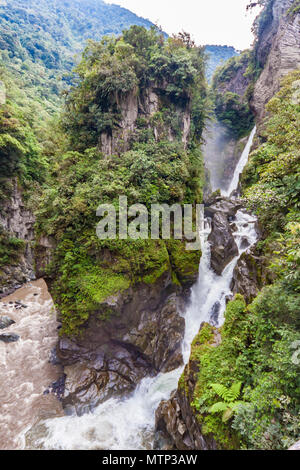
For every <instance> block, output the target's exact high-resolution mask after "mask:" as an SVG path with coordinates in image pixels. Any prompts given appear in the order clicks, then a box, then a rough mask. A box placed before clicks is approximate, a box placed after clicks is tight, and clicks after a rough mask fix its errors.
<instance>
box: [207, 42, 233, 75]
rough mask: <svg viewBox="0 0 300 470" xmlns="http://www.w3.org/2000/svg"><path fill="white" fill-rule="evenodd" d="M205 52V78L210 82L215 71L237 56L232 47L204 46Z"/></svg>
mask: <svg viewBox="0 0 300 470" xmlns="http://www.w3.org/2000/svg"><path fill="white" fill-rule="evenodd" d="M205 52H206V54H207V56H208V63H207V66H206V77H207V79H208V80H209V81H211V79H212V77H213V75H214V73H215V71H216V69H217V68H218V67H219V66H220V65H222V64H223V63H224V62H226V61H227V60H228V59H230V58H231V57H234V56H237V55H238V52H237V51H236V50H235V49H234V47H229V46H211V45H207V46H205Z"/></svg>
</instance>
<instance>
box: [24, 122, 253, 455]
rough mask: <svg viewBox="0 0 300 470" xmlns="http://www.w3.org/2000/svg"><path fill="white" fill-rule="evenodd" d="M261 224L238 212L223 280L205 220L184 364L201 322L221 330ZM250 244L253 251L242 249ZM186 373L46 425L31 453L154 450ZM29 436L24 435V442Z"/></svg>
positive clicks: (33, 435) (32, 436)
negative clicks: (233, 253) (157, 428)
mask: <svg viewBox="0 0 300 470" xmlns="http://www.w3.org/2000/svg"><path fill="white" fill-rule="evenodd" d="M255 131H256V129H253V131H252V133H251V135H250V137H249V140H248V143H247V145H246V147H245V150H244V152H243V153H242V156H241V159H240V161H239V162H238V164H237V167H236V170H235V172H234V175H233V177H232V181H231V183H230V185H229V187H228V188H227V189H224V188H221V189H222V193H223V195H224V196H229V195H230V194H231V193H232V191H234V190H237V187H238V184H239V177H240V173H241V172H242V171H243V168H244V166H245V165H246V163H247V160H248V156H249V152H250V149H251V145H252V142H253V138H254V135H255ZM255 222H256V219H255V218H254V217H253V216H251V215H249V214H248V213H247V212H246V211H243V210H240V211H238V212H237V215H236V220H235V224H236V226H237V231H236V232H235V233H234V237H235V240H236V243H237V245H238V248H239V255H238V256H237V257H236V258H234V259H233V260H232V261H231V262H230V263H229V264H228V265H227V266H226V268H225V269H224V271H223V273H222V275H221V276H218V275H217V274H215V273H214V271H213V270H212V269H211V267H210V253H211V247H210V244H209V242H208V236H209V234H210V231H211V226H210V220H209V219H205V220H203V230H201V242H202V252H203V254H202V258H201V262H200V267H199V277H198V281H197V283H196V284H195V285H194V287H193V288H192V292H191V298H190V301H189V305H188V306H187V308H186V311H185V313H184V318H185V322H186V329H185V337H184V341H183V344H182V348H183V356H184V362H185V363H187V362H188V360H189V355H190V346H191V343H192V341H193V339H194V337H195V335H196V334H197V333H198V331H199V327H200V325H201V324H202V322H204V321H206V322H210V323H212V324H213V325H216V326H221V325H222V323H223V322H224V311H225V307H226V298H227V296H229V295H230V294H231V290H230V284H231V280H232V276H233V271H234V268H235V266H236V264H237V262H238V259H239V257H240V256H241V254H242V253H243V252H244V251H246V250H247V249H249V247H251V246H252V245H253V244H255V243H256V241H257V233H256V230H255ZM244 238H246V239H247V240H248V243H249V246H248V247H247V248H243V247H242V246H244V245H243V244H242V240H243V239H244ZM182 371H183V367H181V368H179V369H177V370H174V371H172V372H169V373H167V374H159V375H158V376H157V377H154V378H145V379H144V380H143V381H142V382H141V383H140V384H139V385H138V387H137V388H136V390H135V392H134V393H133V394H132V395H131V396H129V397H124V398H122V399H114V398H112V399H110V400H108V401H106V402H105V403H103V404H101V405H100V406H98V407H97V408H96V409H95V410H94V411H93V412H92V413H89V414H86V415H83V416H81V417H78V416H64V417H56V418H53V419H47V420H44V421H43V422H42V423H41V424H40V425H39V426H37V427H33V428H32V429H31V431H30V432H29V433H27V435H26V439H25V440H24V442H25V441H26V448H29V449H32V448H33V449H37V448H41V449H89V450H92V449H95V450H96V449H97V450H98V449H99V450H100V449H102V450H118V449H121V450H131V449H145V450H149V449H153V446H154V441H155V436H154V425H155V410H156V409H157V407H158V405H159V403H160V401H161V400H166V399H168V398H169V397H170V394H171V392H172V391H173V390H174V389H176V388H177V383H178V380H179V378H180V376H181V374H182ZM24 436H25V432H24V433H23V437H24Z"/></svg>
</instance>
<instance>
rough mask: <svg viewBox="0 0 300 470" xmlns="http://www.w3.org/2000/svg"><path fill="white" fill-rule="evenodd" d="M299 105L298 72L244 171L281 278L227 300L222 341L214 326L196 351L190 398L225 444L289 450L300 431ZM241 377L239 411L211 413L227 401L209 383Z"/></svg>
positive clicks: (276, 102) (273, 107) (273, 104)
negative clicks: (248, 298) (251, 295)
mask: <svg viewBox="0 0 300 470" xmlns="http://www.w3.org/2000/svg"><path fill="white" fill-rule="evenodd" d="M299 103H300V74H299V72H298V71H297V72H294V73H292V74H290V75H289V76H288V77H286V78H285V79H284V81H283V83H282V88H281V90H280V92H279V93H278V94H277V95H276V96H275V97H274V98H273V99H272V100H271V101H270V103H269V104H268V112H269V115H268V119H267V121H266V125H265V131H264V137H265V143H263V144H262V145H261V146H260V147H259V148H258V149H257V150H255V151H254V152H253V154H252V155H251V156H250V161H249V164H248V166H247V167H246V170H245V172H244V175H243V188H244V196H245V198H246V201H247V203H248V206H249V208H250V209H251V210H252V211H254V212H256V214H257V215H258V217H259V221H260V224H261V226H262V228H263V230H264V235H263V241H262V242H260V249H261V250H262V255H263V256H266V257H267V259H268V260H269V265H270V268H271V269H272V271H273V275H276V279H275V281H274V282H273V284H272V285H270V286H268V287H265V288H264V289H263V290H262V291H261V292H260V293H259V295H258V296H257V298H256V299H254V301H253V302H252V303H251V304H250V305H248V306H247V305H246V303H245V301H244V299H243V297H242V296H240V295H237V296H236V298H235V299H234V300H233V301H232V302H229V304H228V306H227V310H226V314H225V323H224V326H223V327H222V328H221V337H222V342H221V343H220V344H219V345H216V343H215V342H214V341H212V330H211V334H210V335H202V338H201V340H200V339H199V337H198V338H197V342H196V343H195V344H194V349H193V352H192V360H195V359H196V360H197V362H198V366H199V370H200V372H199V375H198V380H197V386H196V389H195V396H194V397H192V400H193V403H194V406H195V409H196V410H197V416H198V419H199V422H200V423H201V424H202V430H203V432H204V434H207V435H212V436H213V437H214V438H215V439H216V441H217V442H218V445H219V446H220V447H221V448H244V449H285V448H288V447H289V446H290V445H291V444H293V443H294V442H295V441H296V440H297V438H298V437H299V432H300V420H299V412H300V400H299V397H300V382H299V372H300V364H299V363H298V362H299V361H297V360H293V357H294V356H295V348H296V345H297V344H300V343H299V341H300V322H299V318H300V296H299V285H300V284H299V279H300V278H299V273H300V269H299V265H300V213H299V208H300V197H299V196H300V192H299V188H300V186H299V182H300V179H299V176H300V175H299V135H300V132H299V131H300V119H299V118H300V114H299V113H300V106H299ZM209 328H210V327H209V326H206V327H205V329H204V331H206V330H208V329H209ZM296 359H297V358H296ZM238 382H240V383H242V384H243V388H242V391H241V402H240V403H238V404H237V406H234V407H228V408H231V410H233V411H234V413H233V414H231V416H229V414H230V413H229V411H228V415H227V414H226V418H227V417H228V419H226V421H225V422H224V419H223V420H222V415H221V414H220V413H217V412H216V413H212V411H217V409H218V410H219V411H221V408H224V410H225V405H226V404H224V405H222V406H220V407H219V406H216V405H215V401H216V394H215V392H216V388H215V387H212V386H211V384H212V383H218V384H220V385H222V386H223V387H227V388H228V387H231V386H232V384H233V383H238ZM224 390H225V389H224ZM217 393H218V394H219V392H218V391H217Z"/></svg>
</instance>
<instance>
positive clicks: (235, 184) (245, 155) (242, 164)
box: [222, 126, 256, 197]
mask: <svg viewBox="0 0 300 470" xmlns="http://www.w3.org/2000/svg"><path fill="white" fill-rule="evenodd" d="M255 134H256V126H255V127H254V129H253V130H252V132H251V134H250V137H249V139H248V142H247V145H246V147H245V148H244V151H243V153H242V155H241V158H240V160H239V162H238V164H237V167H236V169H235V172H234V175H233V178H232V180H231V183H230V185H229V187H228V189H227V190H222V194H223V196H227V197H229V196H230V195H231V193H232V192H233V191H235V190H236V189H237V187H238V185H239V180H240V176H241V174H242V172H243V169H244V168H245V166H246V164H247V162H248V157H249V152H250V149H251V147H252V144H253V139H254V136H255Z"/></svg>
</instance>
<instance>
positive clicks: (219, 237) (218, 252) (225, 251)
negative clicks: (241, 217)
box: [205, 197, 242, 275]
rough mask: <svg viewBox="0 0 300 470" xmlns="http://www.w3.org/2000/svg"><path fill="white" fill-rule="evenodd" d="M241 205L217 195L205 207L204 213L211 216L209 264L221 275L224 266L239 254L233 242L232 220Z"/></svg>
mask: <svg viewBox="0 0 300 470" xmlns="http://www.w3.org/2000/svg"><path fill="white" fill-rule="evenodd" d="M241 207H242V205H241V203H239V202H236V201H235V202H232V201H231V200H230V199H227V198H222V197H217V198H216V199H215V201H214V202H213V204H211V205H209V206H207V207H206V209H205V212H206V215H208V216H210V217H212V231H211V233H210V235H209V237H208V240H209V242H210V244H211V247H212V248H211V266H212V268H213V270H214V271H215V272H216V273H217V274H218V275H221V274H222V272H223V270H224V269H225V267H226V266H227V265H228V263H230V261H232V260H233V258H234V257H235V256H237V255H238V254H239V250H238V246H237V244H236V242H235V239H234V236H233V231H234V227H233V226H232V220H233V219H234V216H235V214H236V212H237V211H238V209H239V208H241Z"/></svg>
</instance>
